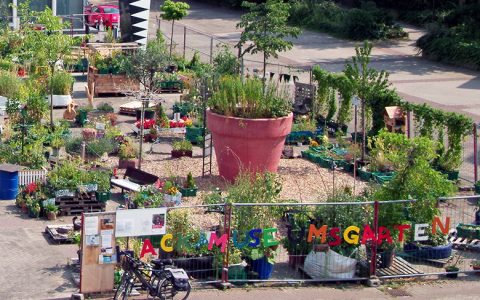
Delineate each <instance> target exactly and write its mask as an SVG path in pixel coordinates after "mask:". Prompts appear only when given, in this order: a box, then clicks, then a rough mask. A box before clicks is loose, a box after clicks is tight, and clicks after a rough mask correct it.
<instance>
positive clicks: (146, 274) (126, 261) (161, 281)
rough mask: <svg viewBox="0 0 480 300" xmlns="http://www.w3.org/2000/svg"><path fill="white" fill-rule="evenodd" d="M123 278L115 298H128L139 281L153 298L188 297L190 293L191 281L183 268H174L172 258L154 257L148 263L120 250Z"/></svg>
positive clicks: (163, 299) (164, 299)
mask: <svg viewBox="0 0 480 300" xmlns="http://www.w3.org/2000/svg"><path fill="white" fill-rule="evenodd" d="M120 257H121V261H122V268H123V270H124V272H123V275H122V279H121V281H120V284H119V285H118V288H117V290H116V292H115V296H114V299H115V300H117V299H122V300H125V299H128V296H129V295H130V293H131V292H132V289H133V287H134V285H136V284H137V283H139V284H140V285H141V287H142V288H143V289H145V290H146V291H147V292H148V295H149V296H151V297H152V298H153V299H160V300H166V299H187V298H188V295H189V294H190V289H191V286H190V282H189V281H188V275H187V273H186V272H185V270H183V269H175V268H173V262H172V260H171V259H154V260H152V262H151V263H152V264H147V263H144V262H142V261H141V260H139V259H135V258H134V257H133V256H132V254H131V253H129V252H128V251H125V252H120Z"/></svg>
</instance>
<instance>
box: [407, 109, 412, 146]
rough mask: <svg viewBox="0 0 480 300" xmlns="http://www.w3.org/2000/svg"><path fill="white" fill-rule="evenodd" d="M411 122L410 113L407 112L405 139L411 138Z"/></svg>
mask: <svg viewBox="0 0 480 300" xmlns="http://www.w3.org/2000/svg"><path fill="white" fill-rule="evenodd" d="M411 120H412V112H411V111H407V126H408V127H407V137H408V138H409V139H410V138H412V126H411Z"/></svg>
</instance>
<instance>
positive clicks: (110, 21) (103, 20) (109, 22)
mask: <svg viewBox="0 0 480 300" xmlns="http://www.w3.org/2000/svg"><path fill="white" fill-rule="evenodd" d="M83 14H84V15H85V22H86V23H87V25H89V26H93V27H95V28H97V29H98V28H99V27H100V24H103V25H104V26H105V28H113V27H118V23H119V21H120V11H119V10H118V6H117V5H88V6H85V7H84V8H83Z"/></svg>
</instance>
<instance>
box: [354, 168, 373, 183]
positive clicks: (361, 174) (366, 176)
mask: <svg viewBox="0 0 480 300" xmlns="http://www.w3.org/2000/svg"><path fill="white" fill-rule="evenodd" d="M357 173H358V177H360V179H362V180H365V181H370V179H372V172H368V171H364V170H362V169H358V170H357Z"/></svg>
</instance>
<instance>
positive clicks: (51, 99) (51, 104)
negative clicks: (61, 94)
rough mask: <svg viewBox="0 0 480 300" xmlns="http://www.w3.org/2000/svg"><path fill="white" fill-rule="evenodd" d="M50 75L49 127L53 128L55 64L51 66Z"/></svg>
mask: <svg viewBox="0 0 480 300" xmlns="http://www.w3.org/2000/svg"><path fill="white" fill-rule="evenodd" d="M51 71H52V74H51V75H50V127H52V128H53V74H54V72H55V64H54V65H53V66H51Z"/></svg>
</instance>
